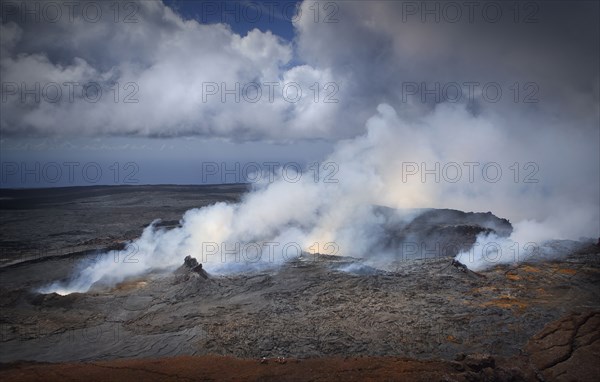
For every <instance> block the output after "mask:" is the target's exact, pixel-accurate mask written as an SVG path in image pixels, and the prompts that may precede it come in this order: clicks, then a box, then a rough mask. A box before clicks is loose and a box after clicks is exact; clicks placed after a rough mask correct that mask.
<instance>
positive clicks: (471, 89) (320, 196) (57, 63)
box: [0, 0, 600, 292]
mask: <svg viewBox="0 0 600 382" xmlns="http://www.w3.org/2000/svg"><path fill="white" fill-rule="evenodd" d="M24 3H27V2H19V3H16V4H17V8H18V7H19V4H24ZM80 3H81V4H80V5H81V7H82V8H83V7H85V6H87V5H89V3H94V4H96V6H100V7H105V9H104V14H105V15H112V12H113V11H112V8H110V6H111V4H108V3H107V2H106V3H105V2H100V3H98V2H91V1H82V2H80ZM131 3H132V4H133V6H134V7H135V9H136V10H137V12H136V19H137V22H135V23H125V22H117V23H115V22H114V20H113V18H112V17H104V18H102V19H101V20H99V21H98V22H94V23H93V25H92V24H91V23H89V22H85V20H84V18H85V17H84V15H82V14H81V13H78V14H76V15H75V18H74V19H73V20H71V19H69V18H67V17H64V18H61V19H60V20H59V21H58V22H50V21H48V20H46V19H42V20H41V21H40V22H27V20H26V17H28V16H27V12H25V13H23V12H22V9H21V10H17V11H14V12H13V8H9V7H5V8H3V13H2V24H1V25H0V31H1V33H0V42H1V45H0V51H1V53H2V55H1V56H2V58H1V59H0V74H1V77H2V79H3V84H2V87H3V89H2V92H3V93H2V98H3V100H2V102H3V108H2V111H3V112H2V114H1V117H0V125H1V129H2V133H3V139H4V137H6V136H8V137H10V138H11V139H12V138H14V139H19V137H28V136H41V137H46V136H59V137H64V136H67V137H69V136H73V135H77V136H90V137H96V136H127V137H135V136H145V137H157V138H158V137H163V138H164V137H173V136H187V135H197V136H200V137H207V138H211V139H220V138H226V139H230V140H232V141H236V140H237V141H242V142H244V141H246V142H247V141H268V142H285V143H287V144H291V143H294V142H297V141H302V142H304V143H306V142H307V141H308V142H310V141H311V140H326V141H328V142H331V143H332V144H335V149H334V150H333V152H332V154H331V155H330V156H329V157H328V158H326V159H325V160H322V161H321V163H322V164H323V165H324V166H327V167H323V168H321V170H322V171H321V173H320V174H319V176H317V177H315V176H313V175H314V173H311V172H306V173H304V174H303V176H302V177H300V179H299V180H298V181H290V176H289V174H288V176H287V177H284V176H280V177H279V178H278V179H277V180H276V181H275V182H272V183H268V184H257V185H255V189H254V190H253V191H252V192H250V193H249V194H247V195H246V196H245V197H244V199H243V200H242V202H241V203H239V204H224V203H218V204H215V205H213V206H209V207H204V208H200V209H195V210H191V211H188V212H187V213H186V214H185V216H184V217H183V218H182V220H181V226H180V227H179V228H176V229H173V230H164V229H161V228H158V226H155V225H151V226H150V227H148V228H147V229H146V230H145V231H144V233H143V235H142V236H141V237H140V238H139V239H138V240H136V241H134V242H133V243H132V248H134V252H135V253H134V254H133V255H132V257H131V258H130V260H131V261H128V262H123V261H114V260H115V259H114V256H111V255H109V254H107V256H105V257H104V258H102V257H101V258H100V260H99V261H97V262H95V263H93V264H87V265H82V269H81V270H80V272H78V276H76V277H75V279H74V280H72V281H69V282H67V283H66V284H64V285H62V284H61V285H58V284H57V285H54V286H52V287H50V288H49V289H48V290H61V291H63V292H68V291H85V290H87V289H88V288H90V286H91V285H92V284H94V283H96V282H100V283H102V282H105V283H107V284H114V283H115V282H118V281H120V280H123V279H125V278H127V277H131V276H136V275H140V274H143V273H145V272H148V271H150V270H153V269H172V268H174V267H177V266H179V265H180V264H181V262H182V259H183V258H184V257H185V256H187V255H191V256H194V257H196V258H198V260H199V261H201V262H202V263H203V264H204V266H205V268H206V270H207V271H208V272H212V273H228V272H236V271H245V270H249V269H256V268H264V267H272V266H276V265H277V264H280V263H281V262H284V261H286V259H290V258H293V257H295V256H299V255H300V253H301V252H303V251H305V252H308V253H315V252H317V253H323V254H340V255H346V256H353V257H358V258H361V259H364V261H365V262H368V263H370V264H371V265H373V266H375V267H386V266H389V264H391V263H392V262H393V261H397V257H398V256H397V255H398V247H397V246H396V247H394V246H391V247H390V246H387V247H386V246H385V245H383V244H382V243H386V242H388V241H389V240H388V239H389V237H388V236H389V234H390V233H389V227H390V219H392V220H394V221H395V222H396V223H397V222H400V223H402V224H403V223H406V222H409V221H410V220H411V219H412V218H413V217H414V216H416V215H415V214H417V212H415V209H418V208H453V209H458V210H462V211H479V212H487V211H491V212H493V213H494V214H496V215H497V216H500V217H503V218H507V219H510V221H511V223H512V224H513V226H514V231H513V232H512V235H511V236H510V237H508V238H506V237H498V236H497V235H496V236H494V234H493V233H490V232H487V234H486V233H482V234H480V236H479V239H478V242H477V243H475V244H476V245H475V247H474V248H485V249H486V250H487V249H490V248H492V247H493V248H497V250H496V252H494V250H493V248H492V250H491V252H490V253H491V255H489V256H488V255H487V253H486V254H481V253H479V254H478V253H473V254H471V253H469V252H468V251H465V252H463V253H459V254H458V258H459V259H460V260H461V261H463V262H464V263H466V264H467V265H469V266H471V267H472V268H477V269H481V268H484V267H486V266H489V265H490V264H495V263H498V262H504V263H507V262H512V261H520V260H522V259H524V258H529V259H530V258H532V257H535V256H537V254H538V253H540V251H536V250H533V249H532V248H542V249H543V251H546V252H548V251H550V252H554V253H555V254H557V255H559V254H560V253H559V252H561V251H560V250H559V249H556V248H555V247H549V246H548V245H544V244H543V243H545V242H546V241H547V240H548V239H567V238H571V239H578V238H580V237H582V236H591V237H597V236H598V235H599V233H600V232H599V231H600V228H599V223H600V216H599V215H600V212H599V203H600V202H599V200H600V184H599V173H600V163H599V160H598V159H599V158H598V153H599V152H600V136H599V133H600V132H599V130H598V116H599V115H600V107H599V105H600V102H599V100H600V97H599V89H600V86H599V84H600V76H599V74H598V66H599V65H600V62H599V57H600V56H599V55H598V46H599V44H600V41H599V37H598V36H600V34H599V30H598V29H599V25H598V22H597V20H598V13H599V5H598V4H597V3H595V2H578V3H577V4H576V6H575V5H573V4H571V3H569V2H543V3H536V2H528V3H526V4H521V3H514V4H513V3H512V2H488V1H482V2H475V4H474V5H473V3H472V2H466V3H458V2H449V3H450V4H451V5H447V4H446V3H444V2H413V1H411V2H390V1H382V2H377V1H375V2H369V5H368V6H366V5H365V4H363V3H362V2H358V1H343V2H332V3H331V4H333V5H330V8H328V9H327V10H325V9H323V2H318V1H317V2H315V1H312V0H305V1H302V2H301V3H299V4H298V9H297V14H298V16H300V15H303V17H295V18H294V19H293V20H292V22H293V27H294V31H295V37H294V40H293V41H286V40H283V39H281V38H279V37H278V36H277V35H276V34H273V33H272V32H270V31H269V30H260V29H258V28H257V29H253V30H249V31H248V32H247V33H246V34H245V35H243V36H242V35H239V34H237V33H235V32H233V30H232V29H231V28H230V27H229V26H228V25H227V24H225V23H216V24H205V23H202V22H199V21H198V20H195V19H186V18H184V17H183V16H181V15H180V14H178V13H177V12H175V11H173V9H172V8H170V7H168V6H166V5H165V4H164V3H163V2H161V1H158V0H155V1H134V2H131ZM241 3H243V2H241ZM434 3H435V4H434ZM61 4H62V3H61ZM327 4H330V3H329V2H328V3H327ZM468 4H471V5H473V7H474V8H473V12H471V10H470V9H466V8H464V7H467V6H470V5H468ZM431 7H433V8H431ZM456 7H459V8H461V7H462V9H458V11H459V12H457V10H456ZM449 8H451V9H449ZM499 8H500V9H499ZM316 9H319V10H321V11H323V12H322V13H321V14H320V16H319V17H317V16H318V15H316V14H315V10H316ZM428 9H429V10H428ZM431 9H433V11H431ZM331 12H335V14H333V15H332V14H331ZM431 12H433V13H434V14H433V15H432V14H431ZM490 12H491V13H490ZM30 13H31V12H30ZM457 15H458V16H461V17H459V19H455V18H454V17H455V16H457ZM324 16H327V21H328V22H325V21H326V20H325V19H324V18H323V17H324ZM330 16H331V17H330ZM24 17H25V21H23V20H24V19H23V18H24ZM263 29H264V28H263ZM267 29H268V28H267ZM107 46H109V47H110V49H106V47H107ZM271 82H276V83H278V85H279V88H278V89H279V90H278V96H277V97H275V99H271V97H269V96H268V93H269V92H268V90H267V89H266V88H264V89H263V96H262V97H260V99H258V100H257V101H256V102H253V101H248V99H247V98H245V99H242V100H240V101H239V102H238V101H237V100H236V99H235V98H239V97H241V96H242V95H244V94H243V93H242V94H239V93H240V92H239V91H238V92H237V93H238V94H236V95H234V96H233V97H234V98H233V99H232V98H231V97H230V98H227V97H225V98H223V92H224V91H225V90H226V89H236V86H239V87H241V88H243V87H244V86H245V85H247V84H251V83H258V84H265V83H271ZM69 83H70V84H74V83H79V84H91V83H93V84H98V85H100V86H101V87H103V88H106V93H105V95H106V94H110V96H104V97H101V98H100V99H99V100H97V101H94V102H89V100H88V101H87V102H86V101H85V100H82V99H81V98H85V97H84V94H81V90H82V89H81V86H80V87H79V88H78V89H77V90H78V92H79V93H78V95H77V96H76V97H75V98H76V99H71V97H69V96H70V94H69V93H68V92H66V91H65V93H64V95H63V96H62V97H61V98H60V99H58V101H57V102H43V101H42V102H36V101H35V96H36V95H44V93H43V92H42V90H40V91H37V92H36V90H35V89H38V88H39V89H46V90H55V91H56V90H57V89H56V87H57V86H58V88H63V91H64V90H65V89H64V84H69ZM290 83H294V84H296V85H297V86H298V87H299V88H300V89H302V90H303V91H304V94H305V96H304V97H303V98H301V99H300V100H299V101H297V102H290V100H289V99H285V97H282V94H281V93H282V92H281V90H282V89H281V87H282V86H283V85H285V84H290ZM315 83H316V84H318V87H317V88H318V89H320V90H321V93H320V96H319V97H315V95H316V93H315V91H314V89H316V88H315V87H314V86H313V85H314V84H315ZM49 84H52V86H50V87H48V85H49ZM128 84H129V85H131V86H133V87H131V86H129V87H128V88H123V87H124V86H126V85H128ZM215 84H217V85H218V86H220V87H223V86H224V87H225V89H223V88H222V89H220V90H221V91H220V92H217V93H215V94H213V91H215V90H216V89H215V88H214V87H213V86H215ZM207 85H209V87H207ZM325 85H331V86H332V87H331V89H333V90H334V93H335V94H333V95H332V94H331V93H327V91H326V89H325V88H324V86H325ZM23 86H25V87H26V89H25V93H27V94H29V95H27V94H24V93H23ZM36 86H37V88H36ZM115 86H117V87H118V88H119V89H121V90H122V92H121V93H119V94H118V96H119V97H121V98H120V99H117V101H115V98H114V97H113V96H117V92H115ZM31 89H33V90H31ZM68 89H69V88H68V87H67V90H68ZM311 89H312V90H311ZM132 91H133V92H135V96H134V97H135V99H136V100H138V102H133V103H126V102H124V101H123V99H122V97H125V96H128V95H131V92H132ZM31 92H34V93H36V94H34V95H31ZM39 93H41V94H39ZM23 94H24V95H23ZM52 94H53V95H51V96H49V97H48V95H47V94H46V96H45V98H52V97H55V96H56V94H55V93H52ZM246 95H247V94H246ZM324 96H332V97H333V98H329V100H330V101H332V102H324V99H323V97H324ZM207 97H208V98H207ZM250 97H251V98H252V97H254V95H251V96H250ZM252 99H253V98H252ZM131 139H134V138H131ZM158 139H160V138H158ZM0 143H2V142H0ZM275 159H277V158H275ZM383 207H387V208H391V209H393V210H395V211H396V212H394V213H389V210H388V212H387V213H382V208H383ZM157 218H158V217H157ZM400 223H399V224H400ZM402 224H400V225H402ZM391 225H392V226H393V224H391ZM531 243H533V244H534V245H533V246H532V245H530V244H531ZM544 248H546V249H544ZM494 253H498V254H499V255H498V256H496V257H494V256H492V255H493V254H494ZM490 259H493V261H492V260H490ZM121 260H122V259H121Z"/></svg>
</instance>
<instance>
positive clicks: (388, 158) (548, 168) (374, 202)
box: [45, 104, 600, 293]
mask: <svg viewBox="0 0 600 382" xmlns="http://www.w3.org/2000/svg"><path fill="white" fill-rule="evenodd" d="M403 113H405V114H411V110H410V109H409V108H408V107H407V108H406V109H401V110H400V113H398V112H397V111H396V110H395V109H394V108H392V107H391V106H389V105H387V104H382V105H379V107H378V108H377V114H376V115H374V116H373V117H372V118H370V119H369V121H368V122H367V126H366V131H367V132H366V134H364V135H361V136H359V137H357V138H354V139H350V140H346V141H342V142H340V143H339V144H338V145H337V147H336V149H335V151H334V152H333V153H332V154H331V155H330V157H329V158H327V160H326V161H325V162H326V163H331V164H334V165H335V170H336V171H335V174H333V175H331V174H329V175H331V176H328V177H327V181H325V179H323V178H324V177H319V178H315V177H314V176H302V177H300V179H299V180H298V181H297V182H296V181H291V180H290V178H295V177H294V176H291V177H290V176H289V174H288V176H287V177H281V178H279V179H277V180H275V181H274V182H273V183H270V184H264V185H256V188H255V190H253V191H252V192H250V193H248V194H247V195H245V197H244V198H243V200H242V201H241V202H240V203H237V204H226V203H217V204H215V205H212V206H208V207H204V208H200V209H194V210H190V211H188V212H186V214H185V215H184V216H183V218H182V220H181V226H180V227H179V228H175V229H172V230H164V229H158V228H156V227H155V226H154V225H151V226H149V227H148V228H146V230H145V231H144V233H143V235H142V236H141V237H140V238H139V239H138V240H136V241H135V242H134V243H133V245H134V247H135V248H136V251H138V253H137V254H136V256H135V258H136V261H137V262H136V263H122V262H115V261H114V259H113V258H112V257H111V256H107V257H106V258H104V259H101V260H100V261H98V262H96V263H94V264H92V265H90V266H88V267H87V268H85V269H83V270H81V271H80V272H79V274H78V275H77V276H76V277H75V279H74V280H72V281H70V282H69V283H67V284H64V285H63V284H54V285H52V286H50V287H49V288H46V289H45V291H59V292H62V293H66V292H73V291H86V290H88V289H89V288H90V287H91V285H92V284H93V283H95V282H100V283H107V284H114V283H116V282H119V281H121V280H123V279H125V278H127V277H131V276H136V275H140V274H143V273H146V272H149V271H151V270H154V269H173V268H175V267H177V266H179V265H181V263H182V259H183V258H184V257H185V256H186V255H191V256H193V257H196V258H198V259H199V260H200V261H201V262H202V263H203V265H204V268H205V269H206V271H208V272H209V273H212V274H222V273H230V272H239V271H248V270H252V269H260V268H265V267H274V266H277V265H278V264H281V263H282V262H284V261H286V260H289V259H292V258H295V257H297V256H300V255H301V253H302V252H303V251H305V252H308V253H315V252H318V253H321V254H336V255H344V256H352V257H357V258H362V259H364V261H365V263H366V264H368V265H372V266H374V267H379V268H385V267H386V266H390V265H391V264H392V263H393V262H394V261H397V260H398V258H399V255H398V254H399V251H400V248H399V247H396V248H385V249H384V248H383V247H382V246H381V243H382V242H384V241H385V240H387V237H386V235H388V234H389V233H387V232H386V231H385V230H384V228H383V227H384V226H385V225H386V223H388V222H389V219H390V216H385V215H384V214H381V213H380V208H379V206H386V207H391V208H393V209H397V210H398V212H397V213H396V214H395V215H394V216H393V218H394V219H397V220H405V221H410V220H411V219H412V218H413V217H414V216H415V215H416V213H415V212H414V209H415V208H431V207H434V208H454V209H459V210H465V211H494V213H496V214H497V215H499V216H502V217H506V218H509V219H510V220H511V221H512V222H513V224H514V227H515V230H514V232H513V234H512V235H511V237H510V238H499V237H497V236H495V235H494V234H491V235H487V236H483V235H482V236H480V238H479V240H478V243H477V245H476V246H475V247H474V248H475V250H474V251H473V252H471V253H467V254H465V253H462V254H460V255H459V259H460V260H461V261H462V262H464V263H466V264H467V265H468V266H470V267H472V268H474V269H482V268H484V267H488V266H493V265H495V264H497V263H501V262H503V263H505V262H514V261H519V260H522V259H531V256H533V255H534V254H536V253H539V251H540V250H541V251H543V250H544V244H545V242H546V241H547V240H550V239H568V238H574V239H578V238H580V237H582V236H596V235H597V232H598V229H599V227H598V222H599V221H600V220H599V219H600V216H599V215H598V199H597V195H598V185H597V184H596V185H593V184H592V185H590V184H589V183H588V182H589V179H585V178H582V177H581V175H580V174H574V173H573V172H572V171H570V170H569V168H570V166H577V165H578V164H579V163H585V158H586V157H587V156H589V153H590V152H593V150H594V147H595V145H596V143H595V142H590V141H589V140H588V139H586V137H585V136H580V137H579V138H578V137H576V136H575V137H574V136H572V135H571V134H570V132H569V130H566V129H559V128H557V126H550V125H549V126H548V127H547V131H548V132H549V133H548V134H551V136H546V135H542V136H539V137H538V139H536V140H527V139H521V140H515V139H514V137H513V136H512V135H511V133H510V129H508V128H507V127H506V125H505V124H506V123H509V122H508V121H507V120H506V119H505V118H503V117H502V116H499V115H496V114H493V113H488V114H485V115H483V114H482V115H479V116H474V115H472V114H471V113H469V112H468V111H467V109H466V108H465V107H464V106H463V105H451V104H441V105H438V106H437V107H436V108H435V110H434V111H433V112H431V113H428V114H427V115H425V116H424V117H423V118H420V119H418V120H416V121H415V120H412V118H409V117H405V116H403ZM550 139H552V141H554V142H561V141H563V140H564V141H567V140H568V141H569V148H568V149H567V148H564V147H562V148H561V146H560V145H556V146H555V147H554V150H552V151H553V152H552V153H548V147H547V144H548V142H549V140H550ZM567 152H568V153H569V155H567ZM565 161H568V162H569V163H564V162H565ZM515 164H516V166H517V167H515ZM526 164H528V165H526ZM531 166H533V167H532V168H531V169H529V168H528V167H531ZM594 166H597V165H594ZM594 166H590V167H594ZM511 167H512V168H513V169H514V170H511ZM523 168H525V170H528V171H529V172H531V173H529V172H528V173H527V174H526V175H527V176H528V177H529V178H528V180H529V182H525V181H524V179H523V177H524V174H522V172H523V171H524V170H523ZM517 169H520V171H517ZM532 169H533V170H535V171H532ZM561 169H564V171H561ZM558 172H560V173H558ZM517 173H518V177H516V175H517ZM305 175H306V174H305ZM549 190H551V191H549ZM489 243H493V246H491V247H490V245H489ZM532 246H533V247H532ZM477 248H480V249H485V250H486V253H483V252H481V251H478V250H477ZM490 248H491V249H492V250H493V249H497V250H499V251H501V255H502V256H501V257H498V256H495V255H493V256H492V255H490ZM536 248H537V249H536ZM534 249H535V250H534ZM536 251H537V252H536ZM492 252H493V251H492Z"/></svg>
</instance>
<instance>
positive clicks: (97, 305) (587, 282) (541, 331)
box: [0, 185, 600, 381]
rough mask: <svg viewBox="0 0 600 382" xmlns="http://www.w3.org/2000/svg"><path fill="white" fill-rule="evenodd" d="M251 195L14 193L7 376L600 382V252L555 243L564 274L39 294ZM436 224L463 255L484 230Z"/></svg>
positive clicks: (197, 283)
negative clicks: (147, 231)
mask: <svg viewBox="0 0 600 382" xmlns="http://www.w3.org/2000/svg"><path fill="white" fill-rule="evenodd" d="M244 190H245V186H241V185H236V186H214V187H195V188H194V187H189V188H186V187H182V188H178V187H175V186H173V187H170V186H165V187H122V188H113V189H111V190H110V191H107V190H102V189H101V188H99V189H89V190H82V189H63V190H62V191H60V190H53V191H49V192H46V191H44V190H30V191H26V192H12V191H2V195H1V196H2V199H0V200H1V203H2V205H1V206H2V211H1V213H2V221H1V225H2V230H1V232H2V233H1V236H0V245H1V249H2V256H1V257H2V260H1V261H2V264H3V266H2V268H1V269H0V277H1V280H2V285H1V288H2V289H1V292H2V293H1V297H0V307H1V310H0V323H1V325H2V339H1V341H2V342H1V352H0V361H1V362H3V363H4V366H3V368H2V370H1V371H0V376H2V375H4V377H9V378H11V379H15V380H18V379H19V378H22V379H23V380H27V379H36V378H39V377H40V376H41V375H44V376H47V377H48V378H49V379H59V378H60V379H63V380H69V379H72V380H90V379H106V378H108V376H110V379H121V380H131V379H133V378H138V377H139V378H143V379H144V380H152V379H155V380H162V379H165V378H171V379H204V380H216V379H234V380H236V379H260V380H268V379H272V380H304V379H311V380H334V379H339V378H342V377H341V376H343V375H348V378H342V379H345V380H349V379H350V378H357V379H359V380H365V379H368V378H372V379H382V378H383V379H388V380H396V379H402V380H443V379H444V378H446V379H448V378H450V379H456V380H469V379H473V378H475V379H482V378H488V379H489V380H511V379H512V380H515V379H516V380H518V379H523V378H525V379H540V380H541V379H544V378H545V379H547V380H560V379H564V380H590V381H591V380H595V378H596V377H597V376H598V374H597V373H598V362H597V360H598V359H599V355H600V353H599V351H600V350H599V345H600V315H599V313H598V312H599V311H600V299H599V298H598V297H599V292H600V290H599V285H600V283H599V282H600V254H599V252H600V248H599V247H598V246H597V245H595V243H590V242H570V243H561V242H557V243H556V246H557V248H558V250H559V251H560V250H562V251H564V252H565V253H563V254H562V255H561V256H562V257H561V258H560V259H555V260H552V261H550V260H544V261H529V262H525V263H521V264H519V265H502V266H500V265H499V266H496V267H494V268H491V269H489V270H486V271H482V272H479V273H474V272H471V271H465V270H464V269H461V268H460V267H455V266H452V265H451V259H452V257H448V256H437V257H432V258H427V257H418V258H410V259H406V258H401V259H398V261H396V262H395V264H394V266H393V267H391V268H390V269H389V270H379V269H375V268H371V267H368V266H366V265H364V264H363V261H362V260H361V259H353V258H348V257H343V256H326V255H319V254H305V255H303V256H302V257H300V258H298V259H295V260H292V261H289V262H287V263H285V264H284V265H282V266H281V267H276V268H273V269H269V270H265V271H260V272H257V271H254V272H248V273H243V274H233V275H228V276H213V275H210V274H208V275H207V276H208V277H205V276H206V275H204V274H203V273H202V272H200V273H198V272H195V271H193V270H191V269H190V268H189V267H186V266H184V265H183V256H182V259H181V262H182V267H181V268H179V269H178V270H177V271H175V272H158V271H157V272H154V273H150V274H147V275H144V276H143V277H138V278H135V279H129V280H127V281H126V282H123V283H120V284H118V285H117V286H116V287H111V288H108V287H102V286H96V287H95V288H93V289H92V290H91V291H90V292H88V293H74V294H70V295H66V296H60V295H57V294H40V293H37V292H36V289H37V288H39V287H40V286H43V285H44V284H47V283H48V282H51V281H55V280H60V279H65V278H68V277H69V276H70V275H72V273H73V272H74V271H75V270H76V269H77V267H78V266H79V264H80V261H88V262H91V261H94V259H95V257H96V256H99V254H102V253H103V252H102V251H104V250H106V249H107V248H120V247H122V245H123V244H124V243H125V242H126V240H130V239H132V238H135V237H137V236H138V235H139V234H140V233H141V231H142V229H143V228H144V227H145V226H146V225H147V224H149V223H150V222H151V221H152V220H154V219H156V218H161V219H163V221H164V222H166V223H163V224H165V226H167V227H169V226H176V225H177V222H178V219H179V218H180V216H181V214H182V212H184V211H185V210H186V209H189V208H193V207H199V206H202V205H206V204H210V203H212V202H214V201H217V200H226V201H235V200H238V199H239V197H240V194H241V192H243V191H244ZM453 216H454V215H453ZM456 216H458V217H456ZM456 216H455V217H454V218H453V219H458V218H459V217H460V219H464V218H465V217H464V215H462V214H458V215H456ZM479 216H480V215H477V216H476V217H477V219H479ZM467 217H468V219H471V220H472V219H473V217H472V215H468V216H467ZM415 224H417V223H415ZM415 224H413V226H412V228H411V227H409V228H410V229H413V230H414V229H415ZM419 224H424V223H419ZM431 224H433V225H430V226H428V227H424V226H423V225H418V224H417V225H416V227H418V228H419V230H422V229H423V230H425V229H429V230H430V231H431V232H434V231H435V232H434V233H435V237H436V238H437V239H440V237H444V238H446V236H447V235H448V230H449V229H450V230H451V234H450V236H452V237H456V235H459V237H464V238H465V240H472V239H473V238H474V236H473V235H474V234H476V233H477V232H479V231H478V230H481V229H485V227H483V228H482V227H479V226H476V225H473V224H474V223H473V221H470V222H469V224H470V225H464V224H463V225H460V226H458V225H456V224H454V225H451V226H448V225H444V226H443V227H442V228H439V224H441V223H440V222H434V223H431ZM465 224H466V223H465ZM448 227H454V228H448ZM465 227H466V228H465ZM469 227H471V228H469ZM473 227H475V228H473ZM477 227H479V228H477ZM409 228H406V229H409ZM473 230H475V232H471V231H473ZM440 232H441V233H440ZM457 232H458V233H457ZM440 235H442V236H440ZM444 235H446V236H444ZM453 235H454V236H453ZM461 235H462V236H461ZM397 236H398V235H397ZM401 236H402V235H399V236H398V237H401ZM392 241H393V238H392ZM469 245H470V244H469ZM96 250H97V252H96ZM534 260H535V259H534ZM486 354H487V355H486ZM189 356H194V357H195V358H189ZM200 356H202V357H200ZM216 356H223V357H236V358H222V357H216ZM164 357H178V358H174V359H171V358H164ZM263 358H264V360H263V361H260V360H261V359H263ZM278 358H279V360H278ZM123 359H127V360H123ZM24 361H26V362H24ZM33 361H35V362H53V363H56V362H61V363H67V364H62V365H54V364H44V363H42V364H37V363H31V362H33ZM82 361H83V362H85V363H83V364H81V363H79V362H82ZM74 362H76V363H74ZM40 373H42V374H40ZM344 373H346V374H344ZM284 376H285V378H284ZM3 379H4V378H3Z"/></svg>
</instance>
